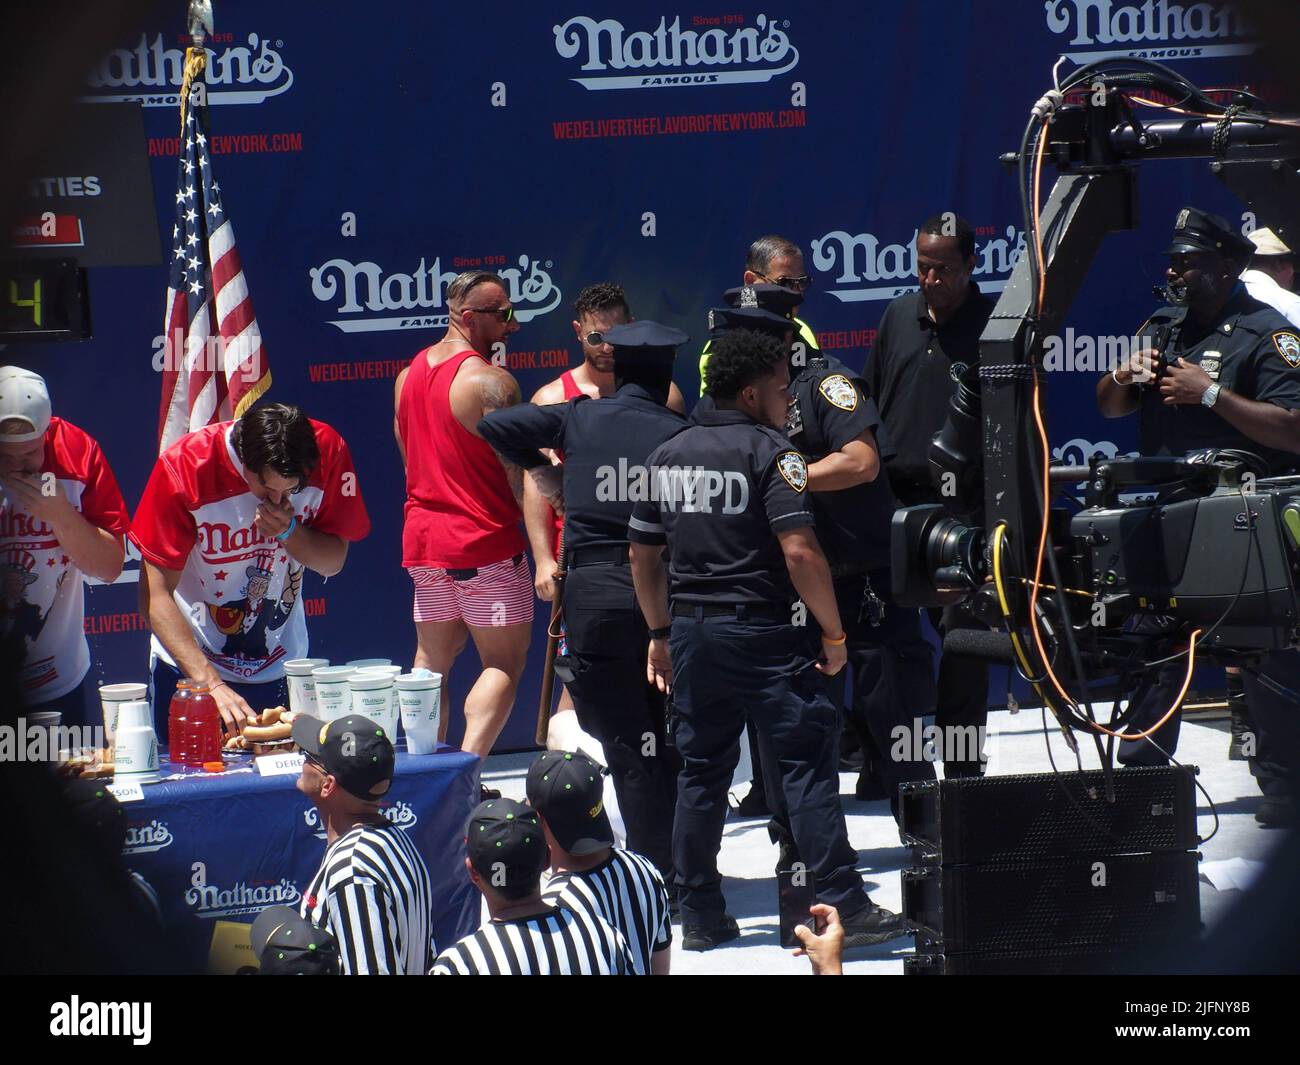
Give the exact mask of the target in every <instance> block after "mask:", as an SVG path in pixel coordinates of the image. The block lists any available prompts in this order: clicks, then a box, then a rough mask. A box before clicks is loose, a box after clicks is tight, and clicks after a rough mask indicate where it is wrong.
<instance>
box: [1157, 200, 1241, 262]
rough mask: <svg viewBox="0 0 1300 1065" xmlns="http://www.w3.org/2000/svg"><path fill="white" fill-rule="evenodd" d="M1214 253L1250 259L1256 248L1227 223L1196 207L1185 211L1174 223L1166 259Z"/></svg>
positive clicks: (1179, 213) (1182, 211)
mask: <svg viewBox="0 0 1300 1065" xmlns="http://www.w3.org/2000/svg"><path fill="white" fill-rule="evenodd" d="M1189 251H1213V252H1218V253H1219V254H1220V255H1226V256H1228V257H1229V258H1234V259H1242V258H1249V257H1250V256H1251V255H1254V254H1255V245H1253V244H1252V243H1251V242H1250V241H1249V240H1247V239H1246V238H1245V237H1243V236H1242V235H1241V234H1240V233H1238V232H1237V231H1236V230H1235V229H1233V227H1232V226H1230V225H1229V224H1228V221H1227V219H1225V218H1223V217H1222V216H1220V215H1217V214H1210V213H1209V212H1208V211H1198V210H1197V209H1196V208H1195V207H1184V208H1183V209H1182V210H1181V211H1179V212H1178V217H1177V218H1176V219H1174V239H1173V241H1172V242H1171V243H1170V245H1169V247H1167V248H1166V249H1165V254H1166V255H1177V254H1178V253H1180V252H1189Z"/></svg>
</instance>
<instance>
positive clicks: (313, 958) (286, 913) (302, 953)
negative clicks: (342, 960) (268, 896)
mask: <svg viewBox="0 0 1300 1065" xmlns="http://www.w3.org/2000/svg"><path fill="white" fill-rule="evenodd" d="M250 939H251V940H252V943H253V953H254V954H255V955H257V962H258V964H259V965H260V966H261V974H262V975H263V976H338V975H339V971H340V965H339V945H338V943H336V942H335V941H334V937H333V936H332V935H330V934H329V933H328V932H327V931H325V929H323V928H317V927H316V926H315V925H314V924H312V923H311V922H310V921H309V920H307V918H305V917H303V916H302V915H301V914H299V913H298V911H297V910H295V909H293V908H292V907H290V906H268V907H267V908H266V909H265V910H263V911H262V912H261V913H259V914H258V915H257V920H255V921H254V922H253V930H252V932H251V933H250Z"/></svg>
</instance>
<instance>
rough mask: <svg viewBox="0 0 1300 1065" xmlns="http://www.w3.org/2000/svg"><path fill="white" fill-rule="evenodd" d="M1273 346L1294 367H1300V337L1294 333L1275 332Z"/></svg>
mask: <svg viewBox="0 0 1300 1065" xmlns="http://www.w3.org/2000/svg"><path fill="white" fill-rule="evenodd" d="M1273 346H1274V347H1275V348H1277V353H1278V354H1279V355H1281V356H1282V358H1284V359H1285V360H1286V364H1287V365H1288V366H1290V367H1292V368H1293V369H1300V337H1298V336H1296V335H1295V334H1294V333H1286V332H1282V333H1274V334H1273Z"/></svg>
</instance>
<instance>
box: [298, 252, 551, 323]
mask: <svg viewBox="0 0 1300 1065" xmlns="http://www.w3.org/2000/svg"><path fill="white" fill-rule="evenodd" d="M475 261H476V262H477V261H478V260H475ZM502 262H504V259H502ZM554 265H555V264H554V263H553V262H551V260H550V259H547V260H545V261H544V262H543V261H540V260H537V259H533V258H530V257H529V256H527V255H521V256H519V259H518V265H517V266H511V267H504V266H494V267H493V268H494V269H495V270H496V273H497V276H498V277H500V278H501V280H502V281H503V282H504V283H505V286H506V291H507V292H508V293H509V295H510V302H511V304H512V305H513V306H514V309H515V317H516V318H517V319H519V321H521V322H527V321H531V320H532V319H533V318H536V317H538V316H539V315H543V314H546V313H547V312H548V311H552V310H554V309H555V308H556V307H558V306H559V303H560V299H561V295H562V294H561V292H560V290H559V289H558V288H557V287H556V285H555V282H554V281H552V280H551V275H550V274H549V273H547V271H548V270H551V269H553V268H554ZM309 273H310V275H311V294H312V295H313V296H315V297H316V298H317V299H318V300H320V301H321V302H322V303H337V305H338V306H337V312H338V313H339V314H347V315H356V317H353V318H334V319H331V320H330V325H332V326H334V327H335V328H336V329H341V330H343V332H345V333H370V332H375V331H378V330H387V329H430V328H435V327H439V326H445V325H446V324H447V313H446V311H442V312H441V313H438V314H427V313H423V312H426V311H428V310H430V309H433V308H443V307H445V306H446V299H447V287H448V286H449V285H450V284H451V283H452V282H453V281H455V280H456V278H457V276H459V274H460V270H457V269H451V270H444V269H443V268H442V259H441V258H435V259H434V260H433V262H432V263H429V262H428V260H427V259H425V258H424V257H421V259H420V261H419V263H418V264H417V265H416V267H415V269H414V270H412V271H411V272H410V273H409V274H404V273H400V272H394V273H391V274H390V273H387V272H385V270H384V268H383V267H382V266H380V265H379V264H378V263H372V262H360V263H354V262H351V261H350V260H348V259H330V260H329V261H328V262H324V263H321V264H320V266H313V267H312V268H311V270H310V271H309ZM388 311H405V312H406V313H405V314H388V313H385V312H388Z"/></svg>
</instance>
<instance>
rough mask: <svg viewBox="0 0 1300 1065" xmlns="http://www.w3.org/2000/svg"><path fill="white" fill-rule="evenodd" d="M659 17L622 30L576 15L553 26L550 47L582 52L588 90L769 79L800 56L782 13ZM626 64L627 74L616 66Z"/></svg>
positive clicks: (572, 55)
mask: <svg viewBox="0 0 1300 1065" xmlns="http://www.w3.org/2000/svg"><path fill="white" fill-rule="evenodd" d="M745 22H746V19H745V16H744V15H720V16H717V17H703V16H696V17H694V18H692V19H690V20H689V24H688V25H687V26H685V27H683V26H682V17H681V16H680V15H675V16H674V17H673V20H672V22H668V20H667V16H663V17H661V18H660V19H659V25H658V26H657V27H656V28H655V29H654V30H635V31H633V32H628V30H627V28H626V27H625V26H624V25H623V23H621V22H619V21H617V20H616V19H612V18H606V19H599V20H597V19H594V18H590V17H589V16H587V15H577V16H575V17H573V18H571V19H569V20H568V21H567V22H564V23H561V24H560V25H558V26H556V27H555V50H556V51H557V52H558V53H559V54H560V57H561V58H563V59H581V60H582V65H581V67H580V68H579V69H580V70H581V71H582V72H583V73H584V74H586V75H587V76H586V77H575V78H573V79H572V80H573V81H576V82H577V83H578V84H579V85H581V86H583V87H584V88H586V89H649V88H659V87H662V86H680V85H737V84H741V83H745V82H762V81H771V80H772V78H774V77H776V76H777V75H778V74H785V73H787V72H788V71H791V70H793V69H794V68H795V66H797V65H798V63H799V49H797V48H796V47H795V46H794V45H793V44H792V43H791V42H790V37H789V35H788V34H787V33H786V31H787V30H788V29H789V28H790V22H789V20H788V19H777V18H773V17H772V16H771V15H755V16H754V20H753V24H752V25H746V24H745ZM620 71H629V72H630V73H619V72H620Z"/></svg>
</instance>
